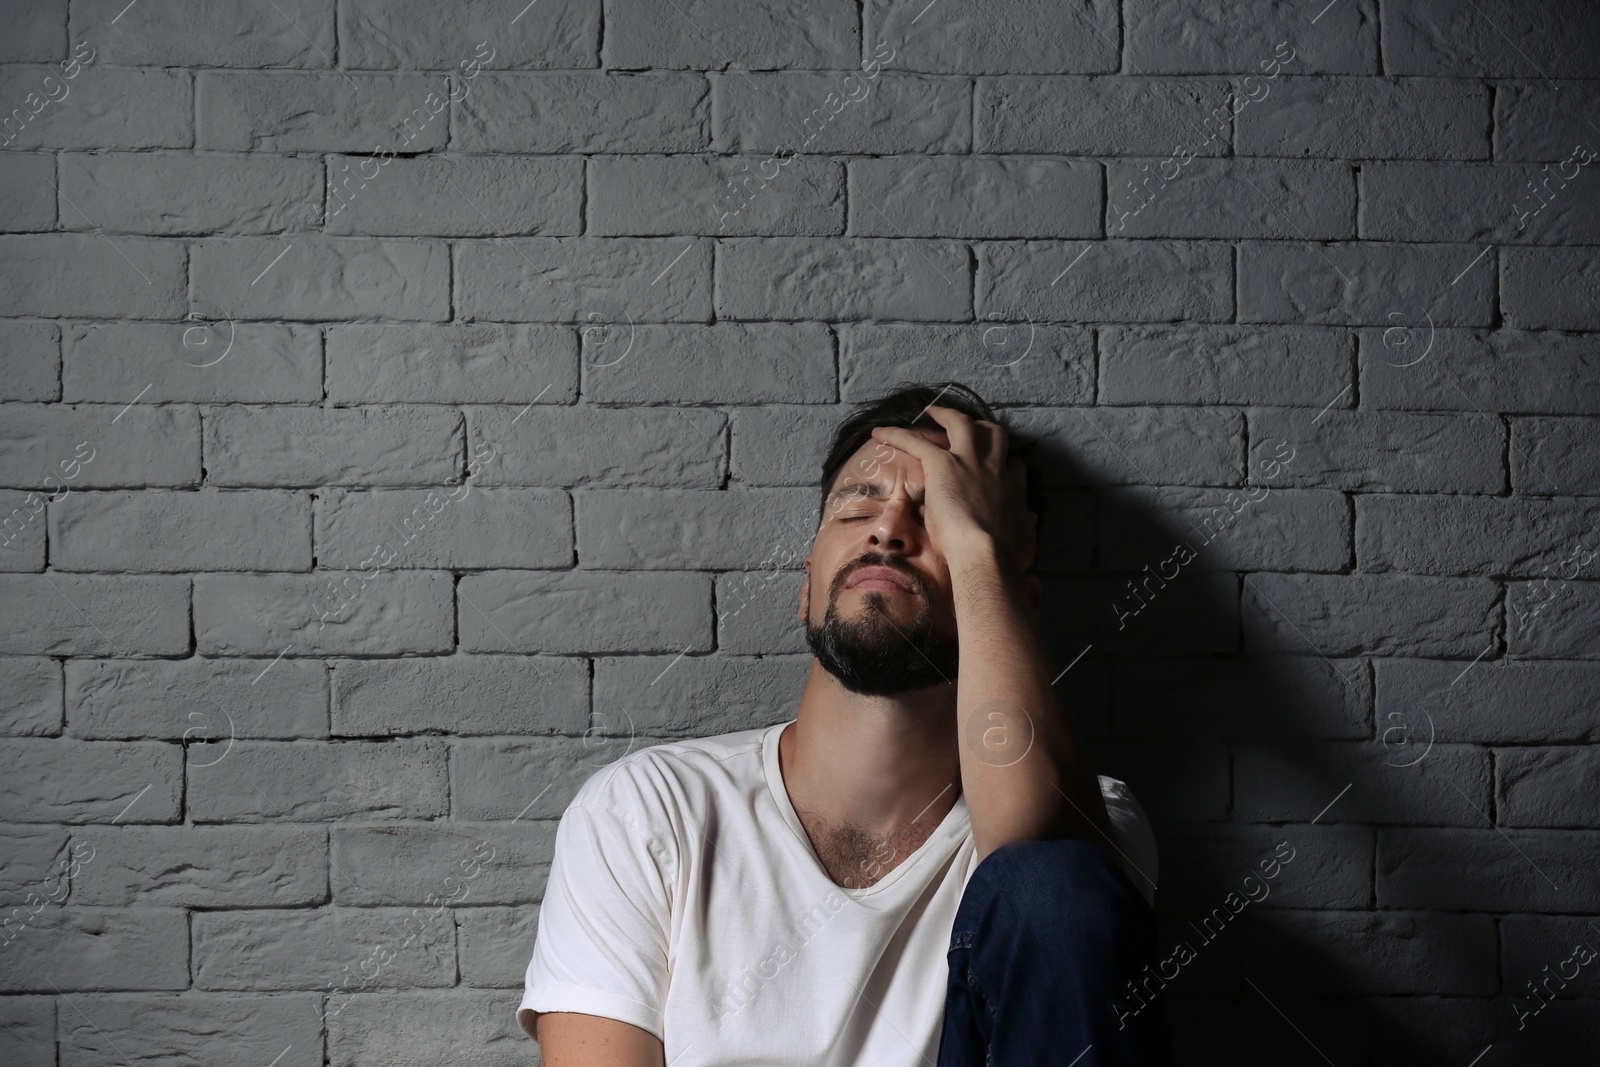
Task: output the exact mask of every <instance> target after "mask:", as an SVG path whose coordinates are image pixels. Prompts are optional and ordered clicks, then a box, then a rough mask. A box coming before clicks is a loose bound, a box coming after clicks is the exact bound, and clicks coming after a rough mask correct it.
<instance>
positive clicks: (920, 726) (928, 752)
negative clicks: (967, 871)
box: [778, 659, 961, 837]
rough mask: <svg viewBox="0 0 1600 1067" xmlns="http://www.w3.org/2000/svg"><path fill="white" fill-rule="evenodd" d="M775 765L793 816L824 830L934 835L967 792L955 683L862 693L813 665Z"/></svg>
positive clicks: (816, 663)
mask: <svg viewBox="0 0 1600 1067" xmlns="http://www.w3.org/2000/svg"><path fill="white" fill-rule="evenodd" d="M778 764H779V767H780V768H781V769H782V771H783V782H784V786H785V787H786V788H787V790H788V793H789V801H790V803H791V804H793V805H794V807H795V810H796V811H797V812H804V813H809V814H810V815H812V816H814V817H815V818H817V819H818V820H819V821H821V822H822V823H825V824H828V825H834V826H838V825H844V826H853V827H860V828H861V829H863V830H866V831H867V832H869V833H873V834H876V835H881V836H885V837H887V836H888V835H890V834H893V833H896V832H897V831H900V830H903V829H905V828H906V827H908V826H909V824H911V823H912V822H913V821H915V822H916V823H917V826H918V828H919V829H923V830H925V831H931V830H932V828H933V827H934V826H937V825H938V824H939V821H940V820H941V819H943V818H944V817H945V815H947V814H949V811H950V809H951V807H952V806H954V804H955V801H956V797H957V796H959V795H960V793H961V761H960V754H959V752H958V751H957V747H956V692H955V686H954V684H940V685H936V686H932V687H930V688H928V689H921V690H917V691H916V692H912V693H899V694H896V695H894V696H864V695H862V694H860V693H852V692H850V691H849V690H848V689H846V688H845V687H844V686H842V685H840V684H839V681H838V679H836V678H834V677H833V675H831V674H829V673H828V672H827V671H825V670H823V669H822V665H821V664H820V663H818V662H817V661H816V660H815V659H813V660H812V661H811V673H810V674H809V675H808V676H807V678H806V687H805V691H804V693H802V694H801V697H800V707H799V710H798V712H797V713H796V720H795V722H794V724H793V725H792V726H790V727H788V728H787V729H786V730H784V732H783V734H782V735H781V736H780V737H779V738H778Z"/></svg>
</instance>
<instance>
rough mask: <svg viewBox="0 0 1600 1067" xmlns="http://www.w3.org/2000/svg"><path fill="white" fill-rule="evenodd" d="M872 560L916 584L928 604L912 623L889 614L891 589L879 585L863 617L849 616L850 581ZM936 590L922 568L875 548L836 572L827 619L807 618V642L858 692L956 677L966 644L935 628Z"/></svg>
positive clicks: (880, 692)
mask: <svg viewBox="0 0 1600 1067" xmlns="http://www.w3.org/2000/svg"><path fill="white" fill-rule="evenodd" d="M868 566H883V567H891V568H893V569H894V570H896V571H898V572H899V573H900V574H903V575H905V576H906V577H907V578H908V579H910V580H911V581H912V582H914V583H915V584H916V586H917V589H918V590H919V591H920V593H921V596H920V599H921V601H922V607H921V609H920V610H918V612H917V614H916V616H915V617H914V618H913V619H912V620H911V621H910V622H909V623H906V624H905V625H899V624H896V623H895V622H893V621H892V620H891V619H890V618H889V616H888V613H887V610H886V608H887V605H888V599H889V596H890V594H888V593H882V592H878V591H877V590H872V591H869V592H867V593H865V594H864V598H865V601H866V605H867V610H866V611H863V612H861V613H860V615H859V617H857V618H854V619H846V618H845V617H844V616H843V614H841V613H840V611H839V595H840V594H841V593H842V592H843V591H844V583H845V582H846V581H848V580H849V578H850V575H851V574H853V573H854V572H855V571H857V570H859V569H860V568H862V567H868ZM932 592H933V590H932V589H930V588H929V584H928V580H927V579H926V578H924V577H923V576H922V574H921V573H920V572H918V571H915V570H912V569H911V568H910V567H905V566H896V565H895V563H894V561H893V559H892V557H889V556H886V555H884V554H882V553H878V552H874V553H869V554H867V555H865V556H862V557H861V558H860V559H859V560H857V561H856V562H855V563H854V564H852V565H851V566H849V567H845V568H842V569H841V570H840V571H839V573H838V574H836V575H834V578H833V583H832V585H831V586H830V587H829V589H828V610H827V612H826V613H825V614H824V615H823V618H822V625H820V626H814V625H812V623H811V621H810V620H809V619H808V620H807V621H806V644H808V645H810V646H811V651H812V653H813V654H815V655H816V657H817V662H819V663H821V664H822V669H823V670H825V671H827V672H828V673H829V674H831V675H833V676H834V677H835V678H837V679H838V680H839V684H840V685H842V686H844V687H845V688H846V689H848V690H850V692H852V693H860V694H862V695H865V696H892V695H894V694H896V693H906V692H911V691H912V690H916V689H927V688H929V687H930V686H935V685H943V684H944V683H946V682H953V681H955V678H956V670H957V663H958V661H959V651H960V647H959V644H958V642H957V639H956V638H955V637H941V636H939V635H938V634H936V633H934V629H933V597H932Z"/></svg>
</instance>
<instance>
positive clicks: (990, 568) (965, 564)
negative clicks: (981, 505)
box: [945, 530, 1022, 584]
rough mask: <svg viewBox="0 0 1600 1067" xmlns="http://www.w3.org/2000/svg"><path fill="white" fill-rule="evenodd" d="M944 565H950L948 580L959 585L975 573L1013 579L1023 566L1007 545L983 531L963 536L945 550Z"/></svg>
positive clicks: (976, 574)
mask: <svg viewBox="0 0 1600 1067" xmlns="http://www.w3.org/2000/svg"><path fill="white" fill-rule="evenodd" d="M945 565H946V566H947V567H949V568H950V580H951V582H952V583H953V584H960V583H961V582H962V581H963V580H964V579H967V578H971V577H976V576H980V575H981V576H999V577H1001V578H1006V579H1010V578H1014V577H1020V576H1021V575H1022V568H1021V566H1019V565H1018V563H1017V561H1016V559H1015V557H1014V556H1013V555H1012V554H1011V550H1010V548H1009V547H1007V545H1006V544H1005V543H1004V542H1002V541H1001V540H999V539H998V538H996V537H995V536H994V535H993V534H990V533H987V532H985V531H982V530H978V531H975V532H973V533H972V534H970V535H968V536H966V537H963V538H962V539H961V540H960V541H959V542H957V543H956V544H955V545H953V546H952V547H951V548H950V550H949V551H947V552H946V553H945Z"/></svg>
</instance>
